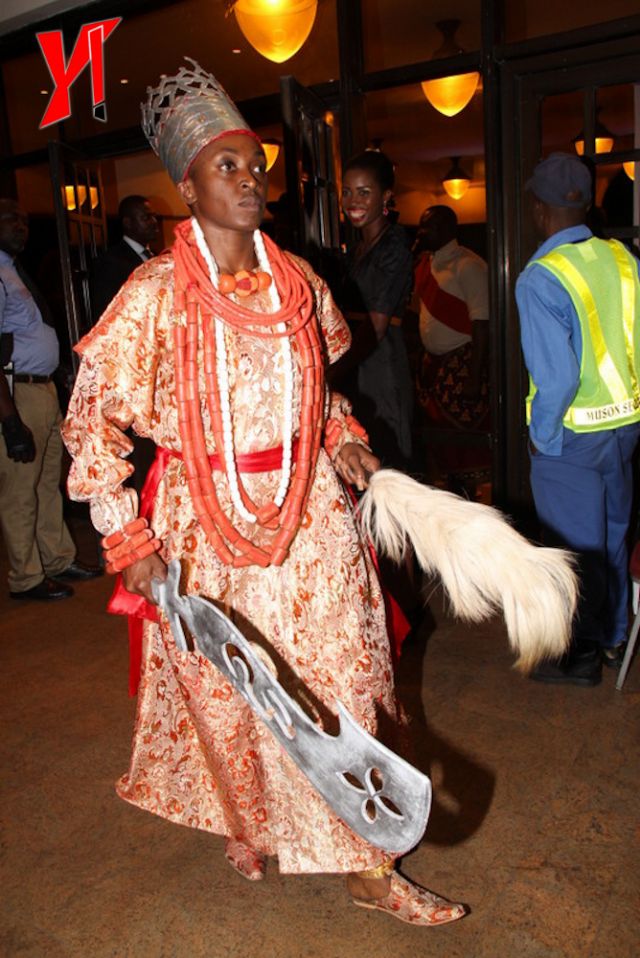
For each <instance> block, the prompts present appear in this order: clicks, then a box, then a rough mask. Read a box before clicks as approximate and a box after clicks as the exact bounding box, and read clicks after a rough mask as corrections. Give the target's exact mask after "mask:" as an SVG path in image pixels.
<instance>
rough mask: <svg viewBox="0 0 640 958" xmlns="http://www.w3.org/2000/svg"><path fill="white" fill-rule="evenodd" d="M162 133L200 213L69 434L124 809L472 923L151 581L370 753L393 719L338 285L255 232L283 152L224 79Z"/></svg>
mask: <svg viewBox="0 0 640 958" xmlns="http://www.w3.org/2000/svg"><path fill="white" fill-rule="evenodd" d="M192 63H193V61H192ZM143 112H144V120H143V126H144V129H145V132H146V134H147V136H148V138H149V140H150V142H151V145H152V147H153V148H154V150H155V151H156V152H157V153H158V155H159V157H160V158H161V160H162V161H163V163H164V165H165V167H166V168H167V170H168V172H169V173H170V175H171V177H172V179H173V180H174V182H175V183H176V184H177V187H178V190H179V192H180V195H181V196H182V198H183V199H184V200H185V202H186V203H187V204H188V205H189V207H190V208H191V211H192V214H193V215H192V218H191V219H190V220H187V221H185V222H183V223H181V224H180V225H179V226H178V228H177V230H176V240H175V243H174V245H173V247H172V248H171V249H170V250H169V251H167V252H165V253H163V254H161V255H160V256H157V257H156V258H154V259H152V260H150V261H149V262H147V263H145V264H144V265H143V266H141V267H140V268H139V269H138V270H136V272H135V273H134V275H133V276H132V278H131V279H130V280H129V281H128V283H127V284H126V285H125V287H124V288H123V289H122V291H121V292H120V293H119V294H118V296H117V297H116V299H115V300H114V301H113V303H112V304H111V305H110V306H109V308H108V309H107V311H106V312H105V313H104V315H103V316H102V318H101V319H100V321H99V322H98V324H97V325H96V327H95V328H94V329H93V330H91V332H90V333H89V334H88V335H87V336H86V337H85V339H84V340H83V341H82V342H81V344H80V345H79V347H78V349H79V351H80V353H81V355H82V364H81V368H80V371H79V374H78V379H77V382H76V387H75V390H74V394H73V397H72V401H71V405H70V407H69V414H68V418H67V420H66V422H65V424H64V430H63V431H64V438H65V442H66V444H67V447H68V449H69V451H70V453H71V455H72V457H73V465H72V468H71V472H70V478H69V490H70V494H71V496H72V498H74V499H78V500H85V501H86V500H88V501H89V502H90V504H91V515H92V520H93V522H94V524H95V526H96V528H97V529H98V530H99V531H100V532H101V533H102V534H103V536H104V537H105V538H104V539H103V544H104V546H105V551H106V560H107V563H108V565H107V568H108V569H109V570H111V571H115V572H117V571H121V572H122V581H121V583H120V588H119V589H118V590H117V591H116V593H115V594H114V598H113V600H112V603H111V607H112V609H113V610H115V611H126V612H130V613H131V612H133V613H134V615H137V616H138V618H134V619H133V622H134V628H133V629H131V638H132V640H133V641H132V650H133V654H132V667H133V678H134V682H137V680H138V679H139V687H138V709H137V715H136V723H135V733H134V741H133V754H132V757H131V764H130V767H129V770H128V772H127V774H125V775H124V776H123V777H122V778H121V779H120V780H119V782H118V785H117V791H118V794H119V795H120V796H121V797H122V798H124V799H126V800H127V801H129V802H131V803H133V804H135V805H138V806H139V807H141V808H144V809H147V810H148V811H151V812H154V813H156V814H158V815H161V816H163V817H164V818H168V819H170V820H172V821H175V822H178V823H180V824H183V825H189V826H191V827H194V828H202V829H205V830H207V831H211V832H214V833H216V834H220V835H224V836H225V839H226V844H225V848H226V856H227V858H228V860H229V862H230V863H231V864H232V865H233V866H234V867H235V868H236V869H237V870H238V871H239V872H240V873H241V874H243V875H244V876H245V877H247V878H249V879H253V880H256V879H260V878H262V877H263V874H264V871H265V861H266V857H267V856H275V857H277V859H278V864H279V867H280V870H281V871H282V872H287V873H298V872H300V873H303V872H335V873H341V874H345V875H346V876H347V883H348V888H349V892H350V894H351V896H352V899H353V901H354V902H355V903H356V904H358V905H360V906H362V907H367V908H378V909H381V910H383V911H389V912H390V913H392V914H395V915H397V917H399V918H401V919H403V920H405V921H408V922H411V923H415V924H425V925H429V924H440V923H442V922H448V921H453V920H455V919H457V918H460V917H462V915H463V914H464V911H465V910H464V907H463V906H462V905H457V904H451V903H449V902H446V901H445V900H443V899H441V898H439V897H437V896H435V895H433V894H432V893H430V892H428V891H426V890H425V889H422V888H420V887H419V886H416V885H414V884H413V883H411V882H409V881H408V880H407V879H405V878H403V877H401V876H400V875H399V874H398V873H397V872H396V871H395V870H394V864H393V859H390V857H389V856H388V855H386V854H385V853H384V852H381V851H380V850H379V849H377V848H374V847H373V846H371V845H369V844H368V843H367V842H365V841H364V840H363V839H361V838H360V837H358V836H357V835H355V834H354V833H353V832H352V831H351V830H350V829H349V828H348V827H347V826H346V825H345V824H343V823H342V821H341V820H340V819H339V818H338V817H337V816H336V814H335V813H334V812H333V811H332V810H331V809H330V808H329V806H328V805H327V804H326V803H325V801H324V800H323V799H322V798H321V797H320V796H319V794H318V793H316V792H315V790H314V789H313V787H312V786H311V785H310V784H309V782H308V781H307V779H306V778H305V777H304V776H303V775H302V773H301V772H300V771H299V770H298V768H297V767H296V766H295V765H294V764H293V762H292V761H291V760H290V759H289V758H288V756H287V755H286V754H285V753H284V752H283V750H282V748H281V747H280V745H279V744H278V743H277V742H276V740H275V739H274V738H273V737H272V735H271V733H270V732H269V730H268V729H267V728H266V727H264V726H263V725H262V724H261V722H260V721H259V719H258V718H257V717H256V716H255V715H254V713H253V712H252V711H251V709H250V708H249V706H248V705H247V703H246V702H245V700H244V699H243V698H242V697H241V696H240V694H238V693H237V692H235V691H234V689H233V688H232V686H231V685H230V684H229V683H228V682H227V681H226V679H225V678H224V677H223V676H222V674H221V673H219V672H218V671H217V670H216V669H215V668H214V666H213V665H212V664H211V663H210V662H209V660H208V659H206V658H205V657H204V656H202V655H200V654H198V651H197V647H196V648H195V650H194V651H192V652H180V651H178V650H177V648H176V645H175V642H174V640H173V637H172V634H171V630H170V628H169V625H168V622H167V621H166V620H165V619H164V618H161V617H159V616H158V614H157V610H156V608H155V607H154V606H153V596H152V592H151V582H152V580H153V579H154V577H155V578H159V579H164V578H166V565H165V563H167V562H169V561H170V560H172V559H175V558H177V559H179V560H180V562H181V568H182V582H181V587H182V591H183V592H185V593H196V594H199V595H202V596H205V597H208V598H210V599H212V600H214V601H216V602H217V603H219V604H220V605H221V606H222V607H223V608H224V610H225V611H226V612H227V614H228V615H230V616H231V617H232V618H233V619H234V620H235V621H236V622H237V624H238V626H239V628H240V629H241V631H242V632H243V633H244V634H245V635H246V636H247V637H248V638H249V639H251V640H252V641H254V642H255V643H256V644H257V645H259V646H262V648H263V649H264V650H265V651H266V652H267V653H268V655H269V657H270V658H271V659H272V660H273V661H274V662H275V663H276V665H277V667H278V671H279V673H280V678H281V681H282V682H283V684H284V685H285V686H287V688H288V690H289V692H290V693H291V694H293V695H294V696H296V697H298V698H303V699H304V701H305V703H306V707H307V708H309V709H311V710H312V711H313V712H314V713H315V717H316V718H317V720H319V721H322V719H323V718H325V717H326V714H327V713H328V712H334V713H335V703H336V700H337V699H338V700H340V701H341V702H343V703H344V704H345V706H346V707H347V708H348V709H349V710H350V711H351V713H352V714H353V716H354V717H355V718H356V719H357V721H359V722H360V723H361V724H362V725H363V726H364V727H365V728H366V729H367V730H368V731H370V732H372V733H373V734H375V732H376V728H377V712H378V710H381V711H383V712H384V713H386V714H387V715H388V716H390V717H391V718H392V719H396V718H397V706H396V701H395V698H394V689H393V679H392V672H391V664H390V660H389V642H388V636H387V629H386V622H385V610H384V602H383V596H382V594H381V590H380V585H379V582H378V578H377V575H376V572H375V569H374V567H373V565H372V561H371V558H370V555H369V551H368V549H367V546H366V544H365V543H364V542H363V541H362V537H361V534H360V533H359V531H358V528H357V526H356V523H355V521H354V516H353V512H352V507H351V505H350V502H349V499H348V497H347V496H346V495H345V491H344V489H343V487H342V485H341V482H340V478H342V479H343V480H344V481H345V482H348V483H355V484H356V485H357V486H358V487H359V488H364V486H365V476H366V472H372V471H375V470H376V469H377V468H378V466H379V461H378V460H377V459H376V457H375V456H374V455H373V454H372V453H371V451H370V449H369V447H368V445H367V444H366V437H365V435H364V430H363V429H362V428H361V427H360V426H359V424H358V423H357V422H356V421H355V420H354V419H353V418H352V417H351V415H350V408H349V406H348V404H347V403H346V402H345V400H344V399H341V397H339V396H333V397H330V396H329V394H328V393H327V391H326V389H325V387H324V384H323V376H324V365H325V361H326V360H328V361H329V362H331V361H332V360H334V359H336V358H337V357H339V356H340V355H341V354H342V353H343V352H344V351H345V350H346V349H347V348H348V345H349V333H348V329H347V327H346V325H345V323H344V321H343V319H342V317H341V315H340V313H339V312H338V310H337V309H336V307H335V306H334V304H333V302H332V300H331V297H330V295H329V293H328V290H327V287H326V285H325V284H324V283H323V282H322V280H321V279H319V278H318V277H317V276H316V275H315V274H314V273H313V272H312V270H311V269H310V267H309V266H308V265H307V264H306V263H305V262H304V261H302V260H300V259H298V258H297V257H294V256H292V255H290V254H285V253H283V252H282V251H280V250H279V249H278V247H276V246H275V245H274V244H273V243H271V242H270V241H268V240H267V238H265V237H264V236H263V235H262V234H261V233H260V231H259V230H258V225H259V223H260V221H261V219H262V216H263V212H264V207H265V199H266V175H265V157H264V152H263V149H262V146H261V144H260V141H259V139H258V138H257V137H256V136H255V134H253V133H252V132H251V131H250V130H249V129H248V128H247V124H246V122H245V121H244V120H243V118H242V117H241V116H240V114H239V113H238V111H237V110H236V108H235V106H234V105H233V103H232V102H231V101H230V100H229V99H228V97H227V96H226V94H225V92H224V90H223V89H222V88H221V87H220V85H219V84H218V83H217V81H216V80H215V78H214V77H212V76H211V75H209V74H207V73H205V72H203V71H202V69H201V68H200V67H199V66H198V65H197V64H196V63H193V68H191V67H188V68H187V67H183V68H182V69H181V70H180V71H179V72H178V74H177V75H176V76H174V77H164V78H163V79H162V81H161V83H160V86H159V87H158V88H157V89H156V90H149V98H148V101H147V104H146V106H145V107H144V111H143ZM130 425H131V426H133V428H134V430H135V432H136V433H138V434H139V435H142V436H147V437H149V438H150V439H152V440H153V441H154V442H155V444H156V445H157V447H158V453H157V457H156V461H155V464H154V466H153V467H152V470H151V472H150V475H149V477H148V479H147V483H146V486H145V489H144V490H143V493H142V497H141V506H140V509H139V507H138V501H137V496H136V493H135V492H134V491H133V490H132V489H131V488H129V487H126V486H125V485H123V483H124V480H125V479H126V478H127V476H128V475H129V474H130V472H131V466H130V465H129V464H128V463H127V461H126V456H127V455H128V453H129V452H130V449H131V443H130V441H129V440H128V439H127V438H126V436H125V434H124V431H125V430H126V429H127V428H128V427H129V426H130ZM131 621H132V619H131V618H130V622H131ZM136 623H138V624H139V623H143V625H142V629H139V628H138V627H136ZM140 633H141V639H142V640H141V642H139V641H138V639H139V637H140Z"/></svg>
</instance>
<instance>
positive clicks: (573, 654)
mask: <svg viewBox="0 0 640 958" xmlns="http://www.w3.org/2000/svg"><path fill="white" fill-rule="evenodd" d="M527 189H528V190H529V191H530V192H531V194H532V197H533V216H534V222H535V225H536V228H537V230H538V232H539V233H540V235H541V237H542V238H543V243H542V245H541V246H540V248H539V249H538V251H537V252H536V254H535V255H534V257H533V258H532V259H531V260H530V261H529V263H527V265H526V267H525V269H524V271H523V272H522V273H521V275H520V277H519V278H518V281H517V284H516V299H517V303H518V309H519V312H520V323H521V335H522V349H523V352H524V358H525V362H526V365H527V368H528V370H529V375H530V386H531V388H530V391H529V396H528V397H527V421H528V425H529V448H530V457H531V488H532V492H533V497H534V501H535V505H536V511H537V513H538V518H539V519H540V522H541V524H542V526H543V529H544V531H545V537H546V541H548V542H549V543H550V544H555V545H563V546H565V547H566V548H569V549H571V550H573V551H575V552H576V553H577V555H578V558H579V564H580V572H581V576H582V595H581V600H580V604H579V608H578V613H577V615H576V620H575V623H574V633H573V641H572V646H571V649H570V651H569V653H568V654H567V656H565V658H564V659H562V660H561V661H559V662H549V663H546V664H545V665H543V666H541V667H540V668H539V669H537V670H536V671H535V672H534V673H533V678H536V679H538V680H539V681H544V682H567V683H572V684H575V685H583V686H592V685H596V684H597V683H598V682H599V681H600V680H601V673H602V661H604V662H605V664H608V665H612V666H617V665H619V664H620V661H621V658H622V652H623V648H624V643H625V641H626V636H627V628H628V605H627V603H628V566H627V561H628V556H627V544H626V536H627V531H628V528H629V520H630V513H631V505H632V494H633V479H632V456H633V453H634V450H635V447H636V444H637V441H638V437H639V435H640V385H639V382H640V281H639V278H638V261H637V260H636V259H635V258H634V256H633V255H632V254H631V253H630V252H629V250H628V249H627V248H626V247H625V246H623V245H622V244H621V243H619V242H618V241H616V240H602V239H597V238H596V237H594V236H593V234H592V233H591V231H590V230H589V229H588V228H587V226H586V225H585V218H586V213H587V210H588V207H589V203H590V199H591V192H592V191H591V174H590V173H589V171H588V169H587V167H586V166H585V165H584V164H583V163H582V162H581V161H580V160H579V159H578V158H577V157H576V156H572V155H570V154H565V153H554V154H552V155H551V156H549V157H548V158H547V159H546V160H543V161H542V162H541V163H539V164H538V165H537V166H536V168H535V170H534V173H533V176H532V178H531V179H530V180H529V182H528V183H527Z"/></svg>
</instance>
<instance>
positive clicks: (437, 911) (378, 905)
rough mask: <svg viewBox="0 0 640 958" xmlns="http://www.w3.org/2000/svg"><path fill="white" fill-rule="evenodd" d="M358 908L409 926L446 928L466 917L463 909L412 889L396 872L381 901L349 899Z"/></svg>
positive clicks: (463, 906) (420, 890)
mask: <svg viewBox="0 0 640 958" xmlns="http://www.w3.org/2000/svg"><path fill="white" fill-rule="evenodd" d="M351 900H352V902H353V904H354V905H357V906H358V908H370V909H371V910H373V911H386V912H388V913H389V914H390V915H393V916H394V918H399V919H400V921H406V922H407V923H408V924H409V925H446V924H447V923H448V922H450V921H457V920H458V919H459V918H464V916H465V915H466V914H467V911H468V909H467V907H466V905H462V904H460V903H459V902H451V901H447V900H446V898H440V896H439V895H434V894H433V892H431V891H427V889H426V888H422V887H421V886H420V885H414V884H413V882H410V881H408V879H406V878H404V877H403V876H402V875H399V874H398V872H393V874H392V875H391V887H390V889H389V894H388V895H385V896H384V897H383V898H354V897H352V898H351Z"/></svg>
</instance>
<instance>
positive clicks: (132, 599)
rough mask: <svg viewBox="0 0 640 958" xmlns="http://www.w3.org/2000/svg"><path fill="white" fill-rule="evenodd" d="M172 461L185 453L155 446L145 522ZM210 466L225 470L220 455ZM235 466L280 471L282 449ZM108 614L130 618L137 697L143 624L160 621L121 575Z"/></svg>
mask: <svg viewBox="0 0 640 958" xmlns="http://www.w3.org/2000/svg"><path fill="white" fill-rule="evenodd" d="M297 451H298V440H297V439H295V440H294V442H293V450H292V454H293V461H294V462H295V460H296V455H297ZM172 459H182V454H181V453H180V452H177V451H176V450H174V449H165V448H163V447H162V446H157V447H156V457H155V459H154V460H153V462H152V464H151V468H150V469H149V471H148V473H147V477H146V479H145V481H144V486H143V487H142V491H141V493H140V512H139V514H140V515H141V516H142V517H144V518H145V519H151V514H152V512H153V506H154V503H155V500H156V494H157V492H158V486H159V485H160V480H161V479H162V477H163V476H164V474H165V472H166V471H167V466H168V465H169V463H170V461H171V460H172ZM209 465H210V466H211V469H212V471H214V470H221V469H222V460H221V459H220V456H219V455H218V454H217V453H214V454H213V455H212V456H209ZM236 467H237V469H238V472H271V471H272V470H275V469H280V468H282V446H274V447H273V448H272V449H263V450H262V451H261V452H251V453H247V454H246V455H237V456H236ZM107 612H112V613H113V614H114V615H128V616H129V694H130V695H135V694H136V692H137V691H138V684H139V682H140V666H141V664H142V621H143V619H148V620H149V621H150V622H158V621H159V619H158V610H157V608H156V606H155V605H152V604H151V603H150V602H147V600H146V599H145V598H144V596H141V595H134V594H133V592H128V591H127V590H126V589H125V587H124V585H123V583H122V576H121V575H118V576H117V577H116V584H115V588H114V590H113V594H112V596H111V598H110V599H109V602H108V604H107Z"/></svg>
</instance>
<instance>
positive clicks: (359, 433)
mask: <svg viewBox="0 0 640 958" xmlns="http://www.w3.org/2000/svg"><path fill="white" fill-rule="evenodd" d="M347 442H359V443H360V444H361V445H363V446H366V447H367V449H369V436H368V435H367V433H366V430H365V428H364V426H361V425H360V423H359V422H358V420H357V419H356V418H355V417H354V416H345V418H344V422H343V421H342V420H340V419H327V424H326V426H325V429H324V448H325V449H326V451H327V455H328V456H329V458H330V459H331V461H332V462H333V461H334V460H335V458H336V456H337V455H338V453H339V452H340V450H341V449H342V447H343V446H344V445H345V443H347Z"/></svg>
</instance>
